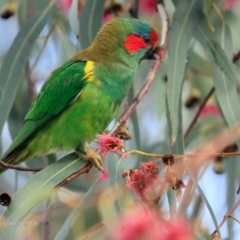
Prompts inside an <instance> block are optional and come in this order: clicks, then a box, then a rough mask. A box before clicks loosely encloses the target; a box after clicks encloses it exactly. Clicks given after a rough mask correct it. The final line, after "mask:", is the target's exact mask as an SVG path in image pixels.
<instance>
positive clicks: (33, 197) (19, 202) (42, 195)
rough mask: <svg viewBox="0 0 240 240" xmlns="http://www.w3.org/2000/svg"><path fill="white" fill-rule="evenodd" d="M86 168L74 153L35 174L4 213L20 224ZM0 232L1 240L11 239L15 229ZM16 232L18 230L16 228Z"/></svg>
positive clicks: (6, 216) (9, 228)
mask: <svg viewBox="0 0 240 240" xmlns="http://www.w3.org/2000/svg"><path fill="white" fill-rule="evenodd" d="M84 166H86V161H84V160H80V159H78V156H77V155H76V154H74V153H72V154H69V155H67V156H66V157H64V158H62V159H60V160H59V161H57V162H55V163H53V164H51V165H50V166H48V167H46V168H44V169H43V170H42V171H40V172H38V173H36V174H34V175H33V176H32V177H31V179H30V180H29V181H28V182H27V183H26V185H25V186H24V187H23V188H21V189H20V190H19V191H18V192H17V193H16V194H14V195H13V198H12V202H11V204H10V205H9V207H8V209H7V210H6V212H5V213H4V217H5V218H6V219H7V220H8V221H9V222H19V221H21V220H22V219H23V218H24V217H25V216H26V214H27V213H28V212H29V211H30V210H31V209H32V208H33V207H35V206H36V205H38V204H39V203H41V202H43V201H45V200H46V199H47V198H49V197H50V196H51V195H52V194H53V193H54V192H53V188H54V187H55V186H57V185H58V184H59V183H60V182H62V181H63V180H64V179H66V178H67V177H69V176H70V175H71V174H73V173H75V172H77V171H78V170H80V169H82V168H83V167H84ZM3 230H4V231H1V232H0V239H11V238H9V236H12V235H11V234H12V233H13V232H14V231H13V228H11V227H8V228H7V227H6V228H4V229H3ZM14 230H16V228H14Z"/></svg>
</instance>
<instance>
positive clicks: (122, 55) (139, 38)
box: [92, 17, 159, 63]
mask: <svg viewBox="0 0 240 240" xmlns="http://www.w3.org/2000/svg"><path fill="white" fill-rule="evenodd" d="M158 42H159V40H158V35H157V33H156V31H155V30H153V29H152V28H151V27H150V26H149V25H148V24H146V23H144V22H142V21H140V20H138V19H134V18H120V17H118V18H115V19H113V20H112V21H110V22H109V23H107V24H106V25H104V26H103V27H102V29H101V30H100V31H99V33H98V35H97V37H96V38H95V40H94V42H93V44H92V47H93V48H95V49H96V52H98V53H100V54H98V56H104V58H105V59H107V56H109V58H110V57H111V61H114V60H119V61H123V60H124V62H126V61H125V60H126V59H128V61H134V62H136V63H139V62H140V61H141V60H143V59H155V54H158V51H159V47H158ZM108 60H109V59H108Z"/></svg>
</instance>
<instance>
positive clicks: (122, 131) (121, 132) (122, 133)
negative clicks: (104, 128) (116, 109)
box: [116, 127, 132, 141]
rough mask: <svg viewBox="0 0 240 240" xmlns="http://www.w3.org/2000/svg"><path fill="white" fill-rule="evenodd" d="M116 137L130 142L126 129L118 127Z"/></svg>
mask: <svg viewBox="0 0 240 240" xmlns="http://www.w3.org/2000/svg"><path fill="white" fill-rule="evenodd" d="M116 135H117V136H119V138H120V139H122V140H125V141H126V140H130V139H132V136H131V134H130V132H129V131H128V129H127V128H126V127H120V128H119V130H118V131H117V132H116Z"/></svg>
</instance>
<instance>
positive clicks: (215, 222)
mask: <svg viewBox="0 0 240 240" xmlns="http://www.w3.org/2000/svg"><path fill="white" fill-rule="evenodd" d="M184 166H185V169H186V171H187V174H188V175H189V177H190V180H191V181H192V182H193V184H194V185H195V187H196V188H197V190H198V192H199V194H200V196H201V197H202V200H203V202H204V203H205V204H206V207H207V209H208V211H209V213H210V215H211V217H212V220H213V223H214V226H215V228H216V229H217V232H218V235H219V237H221V234H220V231H219V227H218V222H217V219H216V216H215V214H214V212H213V209H212V207H211V205H210V203H209V202H208V200H207V198H206V196H205V194H204V192H203V191H202V189H201V188H200V186H199V184H198V182H197V180H196V178H195V176H194V175H193V174H192V172H191V171H190V169H189V167H188V166H187V164H186V163H185V162H184Z"/></svg>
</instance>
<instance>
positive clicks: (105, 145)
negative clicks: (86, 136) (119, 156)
mask: <svg viewBox="0 0 240 240" xmlns="http://www.w3.org/2000/svg"><path fill="white" fill-rule="evenodd" d="M96 143H97V144H98V151H99V152H100V154H101V155H102V156H103V157H105V156H106V155H107V154H108V152H119V151H121V149H122V147H123V145H122V142H121V139H120V138H118V137H112V136H110V135H107V134H105V133H103V134H100V135H97V141H96Z"/></svg>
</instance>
